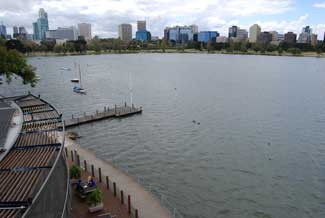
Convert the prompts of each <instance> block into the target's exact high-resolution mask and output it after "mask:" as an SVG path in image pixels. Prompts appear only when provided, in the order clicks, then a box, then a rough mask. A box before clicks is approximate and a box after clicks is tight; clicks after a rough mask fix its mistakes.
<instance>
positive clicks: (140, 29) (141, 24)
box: [137, 20, 147, 31]
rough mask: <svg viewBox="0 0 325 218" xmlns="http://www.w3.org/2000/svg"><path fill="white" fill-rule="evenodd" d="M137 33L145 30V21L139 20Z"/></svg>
mask: <svg viewBox="0 0 325 218" xmlns="http://www.w3.org/2000/svg"><path fill="white" fill-rule="evenodd" d="M137 27H138V31H145V30H147V24H146V21H145V20H140V21H138V22H137Z"/></svg>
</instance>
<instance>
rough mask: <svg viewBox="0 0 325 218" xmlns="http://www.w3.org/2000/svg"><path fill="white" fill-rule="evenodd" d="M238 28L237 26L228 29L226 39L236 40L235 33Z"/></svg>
mask: <svg viewBox="0 0 325 218" xmlns="http://www.w3.org/2000/svg"><path fill="white" fill-rule="evenodd" d="M238 29H239V28H238V27H237V26H232V27H230V28H229V33H228V37H229V38H236V37H237V31H238Z"/></svg>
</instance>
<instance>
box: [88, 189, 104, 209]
mask: <svg viewBox="0 0 325 218" xmlns="http://www.w3.org/2000/svg"><path fill="white" fill-rule="evenodd" d="M102 199H103V195H102V191H101V190H100V189H99V188H96V189H95V190H94V191H92V192H91V193H89V194H88V196H87V201H88V204H89V207H88V211H89V212H90V213H94V212H97V211H100V210H103V209H104V205H103V202H102Z"/></svg>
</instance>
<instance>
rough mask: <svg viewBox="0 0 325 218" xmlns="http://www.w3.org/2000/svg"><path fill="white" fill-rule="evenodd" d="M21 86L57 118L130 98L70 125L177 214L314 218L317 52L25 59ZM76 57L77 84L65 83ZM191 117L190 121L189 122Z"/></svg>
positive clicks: (321, 197) (319, 205)
mask: <svg viewBox="0 0 325 218" xmlns="http://www.w3.org/2000/svg"><path fill="white" fill-rule="evenodd" d="M29 62H30V63H31V64H33V65H35V66H36V67H37V69H38V70H37V72H38V74H39V76H40V78H41V80H40V82H39V84H38V86H37V87H36V88H33V89H32V88H30V87H26V86H20V82H17V81H14V82H12V83H11V84H10V85H9V86H8V85H6V84H4V85H1V86H0V94H3V95H15V94H23V93H26V91H27V90H31V91H32V92H33V93H34V94H39V93H40V94H41V96H42V97H43V98H45V99H47V100H48V101H49V102H51V103H52V104H54V105H55V106H56V107H57V108H58V109H59V110H60V111H61V112H63V113H64V116H65V117H70V116H71V114H73V113H80V112H83V111H86V112H89V111H95V110H96V109H102V108H103V107H104V106H107V105H109V106H111V107H113V105H114V104H122V103H123V102H124V101H127V102H130V94H129V93H130V92H129V84H130V82H129V74H130V73H132V87H133V93H134V97H133V101H134V103H135V104H136V105H137V106H139V105H141V106H143V108H144V112H143V114H142V115H137V116H133V117H129V118H126V119H122V120H105V121H101V122H98V123H95V124H90V125H85V126H82V127H79V128H76V129H75V130H76V131H78V132H79V133H80V134H81V135H82V136H83V137H82V138H81V139H80V141H79V142H80V144H81V145H82V146H83V147H85V148H88V149H91V150H92V151H94V152H95V153H96V154H97V155H98V156H99V157H100V158H102V159H106V160H111V161H113V162H114V164H116V165H117V166H119V167H120V168H121V169H124V170H126V169H127V170H128V172H129V173H130V174H131V175H133V176H142V179H143V180H145V181H146V183H150V184H152V187H153V189H154V190H158V191H159V193H161V194H163V195H164V199H165V200H164V201H168V202H169V203H171V204H172V205H173V206H175V207H176V208H177V209H178V211H179V212H180V213H181V214H182V215H183V216H184V217H189V218H196V217H200V218H212V217H213V218H214V217H218V218H219V217H220V218H223V217H238V218H252V217H257V218H261V217H262V218H270V217H273V218H297V217H315V218H320V217H325V59H318V58H290V57H267V56H235V55H204V54H134V55H132V54H131V55H98V56H72V57H41V58H30V59H29ZM74 62H78V63H80V64H81V66H82V67H81V68H82V70H83V74H82V75H83V77H82V80H83V85H84V87H85V88H86V90H87V95H85V96H81V95H78V94H75V93H73V92H72V84H71V83H70V79H71V78H73V77H76V76H77V75H76V74H75V73H74V72H73V71H60V69H59V68H60V67H71V68H73V65H74ZM193 120H195V121H197V122H200V125H198V124H197V122H196V123H193V122H192V121H193Z"/></svg>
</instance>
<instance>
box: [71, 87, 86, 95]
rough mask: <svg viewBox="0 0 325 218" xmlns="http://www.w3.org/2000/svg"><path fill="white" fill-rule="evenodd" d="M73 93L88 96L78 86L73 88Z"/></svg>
mask: <svg viewBox="0 0 325 218" xmlns="http://www.w3.org/2000/svg"><path fill="white" fill-rule="evenodd" d="M73 91H74V92H76V93H79V94H86V90H84V89H83V88H81V87H78V86H75V87H73Z"/></svg>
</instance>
